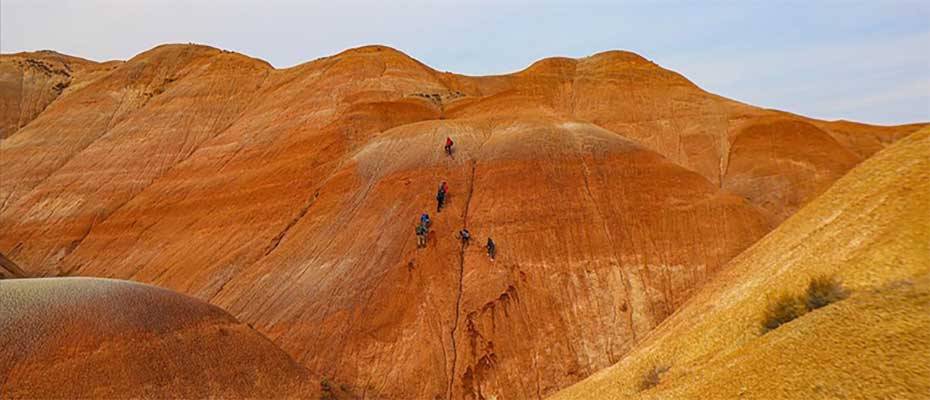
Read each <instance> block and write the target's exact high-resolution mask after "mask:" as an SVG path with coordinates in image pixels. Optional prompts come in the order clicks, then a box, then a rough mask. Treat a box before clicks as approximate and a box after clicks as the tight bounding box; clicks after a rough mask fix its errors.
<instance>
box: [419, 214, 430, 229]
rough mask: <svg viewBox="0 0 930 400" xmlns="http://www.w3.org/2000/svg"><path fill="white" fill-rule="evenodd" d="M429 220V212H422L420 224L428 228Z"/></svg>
mask: <svg viewBox="0 0 930 400" xmlns="http://www.w3.org/2000/svg"><path fill="white" fill-rule="evenodd" d="M430 224H431V222H430V220H429V214H427V213H423V214H421V215H420V225H423V227H424V228H427V229H429V226H430Z"/></svg>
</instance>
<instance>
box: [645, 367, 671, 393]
mask: <svg viewBox="0 0 930 400" xmlns="http://www.w3.org/2000/svg"><path fill="white" fill-rule="evenodd" d="M668 369H669V367H668V366H667V365H662V366H659V365H656V366H653V367H652V369H650V370H649V371H646V374H645V375H643V380H642V382H640V384H639V390H640V391H644V390H649V389H652V388H654V387H656V386H658V385H659V382H661V381H662V374H664V373H666V372H668Z"/></svg>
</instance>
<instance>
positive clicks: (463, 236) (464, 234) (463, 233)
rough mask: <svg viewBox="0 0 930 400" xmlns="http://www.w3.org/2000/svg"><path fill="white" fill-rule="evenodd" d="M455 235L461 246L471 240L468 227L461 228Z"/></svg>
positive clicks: (466, 244)
mask: <svg viewBox="0 0 930 400" xmlns="http://www.w3.org/2000/svg"><path fill="white" fill-rule="evenodd" d="M456 237H458V239H459V240H461V241H462V246H468V243H469V242H470V241H471V233H470V232H468V229H465V228H462V230H460V231H459V234H458V236H456Z"/></svg>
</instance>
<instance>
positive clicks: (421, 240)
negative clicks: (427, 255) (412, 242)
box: [417, 224, 429, 248]
mask: <svg viewBox="0 0 930 400" xmlns="http://www.w3.org/2000/svg"><path fill="white" fill-rule="evenodd" d="M428 232H429V230H428V229H426V226H424V225H423V224H420V225H417V248H420V247H426V234H427V233H428Z"/></svg>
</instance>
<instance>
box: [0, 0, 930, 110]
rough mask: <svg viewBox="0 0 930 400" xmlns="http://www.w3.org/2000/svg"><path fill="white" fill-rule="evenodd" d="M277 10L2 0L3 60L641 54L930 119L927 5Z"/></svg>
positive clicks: (710, 75)
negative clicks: (173, 46) (28, 56)
mask: <svg viewBox="0 0 930 400" xmlns="http://www.w3.org/2000/svg"><path fill="white" fill-rule="evenodd" d="M266 3H268V4H263V5H256V4H252V3H251V2H246V1H231V2H215V1H206V0H204V1H188V2H184V1H154V0H146V1H140V2H135V3H133V4H123V3H122V2H116V1H108V0H89V1H82V2H76V1H23V0H4V1H3V2H2V3H0V21H2V24H0V25H2V27H0V51H2V52H3V53H14V52H19V51H34V50H54V51H57V52H60V53H64V54H69V55H73V56H78V57H83V58H87V59H91V60H95V61H106V60H113V59H120V60H126V59H129V58H131V57H132V56H134V55H136V54H138V53H141V52H143V51H145V50H148V49H150V48H153V47H155V46H157V45H160V44H165V43H188V42H193V43H198V44H204V45H209V46H213V47H217V48H222V49H227V50H232V51H237V52H240V53H243V54H246V55H248V56H251V57H255V58H259V59H262V60H265V61H268V62H269V63H270V64H272V65H273V66H275V67H276V68H286V67H290V66H293V65H297V64H300V63H303V62H307V61H310V60H313V59H315V58H319V57H324V56H328V55H332V54H336V53H338V52H340V51H343V50H345V49H348V48H353V47H359V46H364V45H371V44H383V45H386V46H390V47H393V48H396V49H398V50H400V51H403V52H404V53H406V54H409V55H410V56H411V57H413V58H415V59H417V60H419V61H422V62H423V63H425V64H427V65H429V66H431V67H433V68H435V69H437V70H443V71H450V72H455V73H460V74H467V75H492V74H502V73H509V72H514V71H518V70H521V69H523V68H525V67H527V66H529V65H530V64H532V63H533V62H535V61H537V60H539V59H542V58H546V57H554V56H565V57H574V58H577V57H585V56H589V55H591V54H595V53H599V52H602V51H607V50H628V51H633V52H636V53H638V54H640V55H642V56H643V57H646V58H648V59H650V60H652V61H655V62H656V63H658V64H659V65H661V66H663V67H665V68H668V69H671V70H674V71H677V72H679V73H681V74H683V75H684V76H686V77H687V78H688V79H690V80H692V81H693V82H695V83H696V84H698V85H699V86H701V87H702V88H704V89H705V90H708V91H710V92H713V93H716V94H719V95H722V96H725V97H729V98H732V99H734V100H738V101H742V102H746V103H750V104H753V105H756V106H760V107H766V108H776V109H780V110H784V111H789V112H793V113H797V114H802V115H806V116H810V117H815V118H821V119H828V120H833V119H847V120H854V121H860V122H866V123H875V124H900V123H911V122H925V121H930V24H927V23H926V21H928V20H930V3H927V2H916V1H894V2H883V3H882V4H873V3H872V2H852V1H831V2H821V3H819V4H806V3H801V2H780V3H778V4H769V3H762V2H744V3H738V4H737V3H723V2H710V3H706V4H700V5H695V4H690V3H684V2H682V3H679V2H651V3H648V4H647V3H642V2H621V3H617V4H615V3H603V2H589V3H587V4H580V3H572V4H571V5H569V4H562V3H560V2H535V3H530V2H523V1H503V2H483V1H481V2H471V3H468V4H466V3H463V2H455V1H453V2H439V3H434V2H405V3H400V4H390V5H388V4H381V3H379V2H372V1H354V2H343V3H340V4H338V5H332V4H325V3H320V2H307V3H306V4H305V3H304V2H293V1H281V0H278V1H269V2H266ZM440 3H441V4H440ZM114 32H118V33H119V34H113V33H114Z"/></svg>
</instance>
